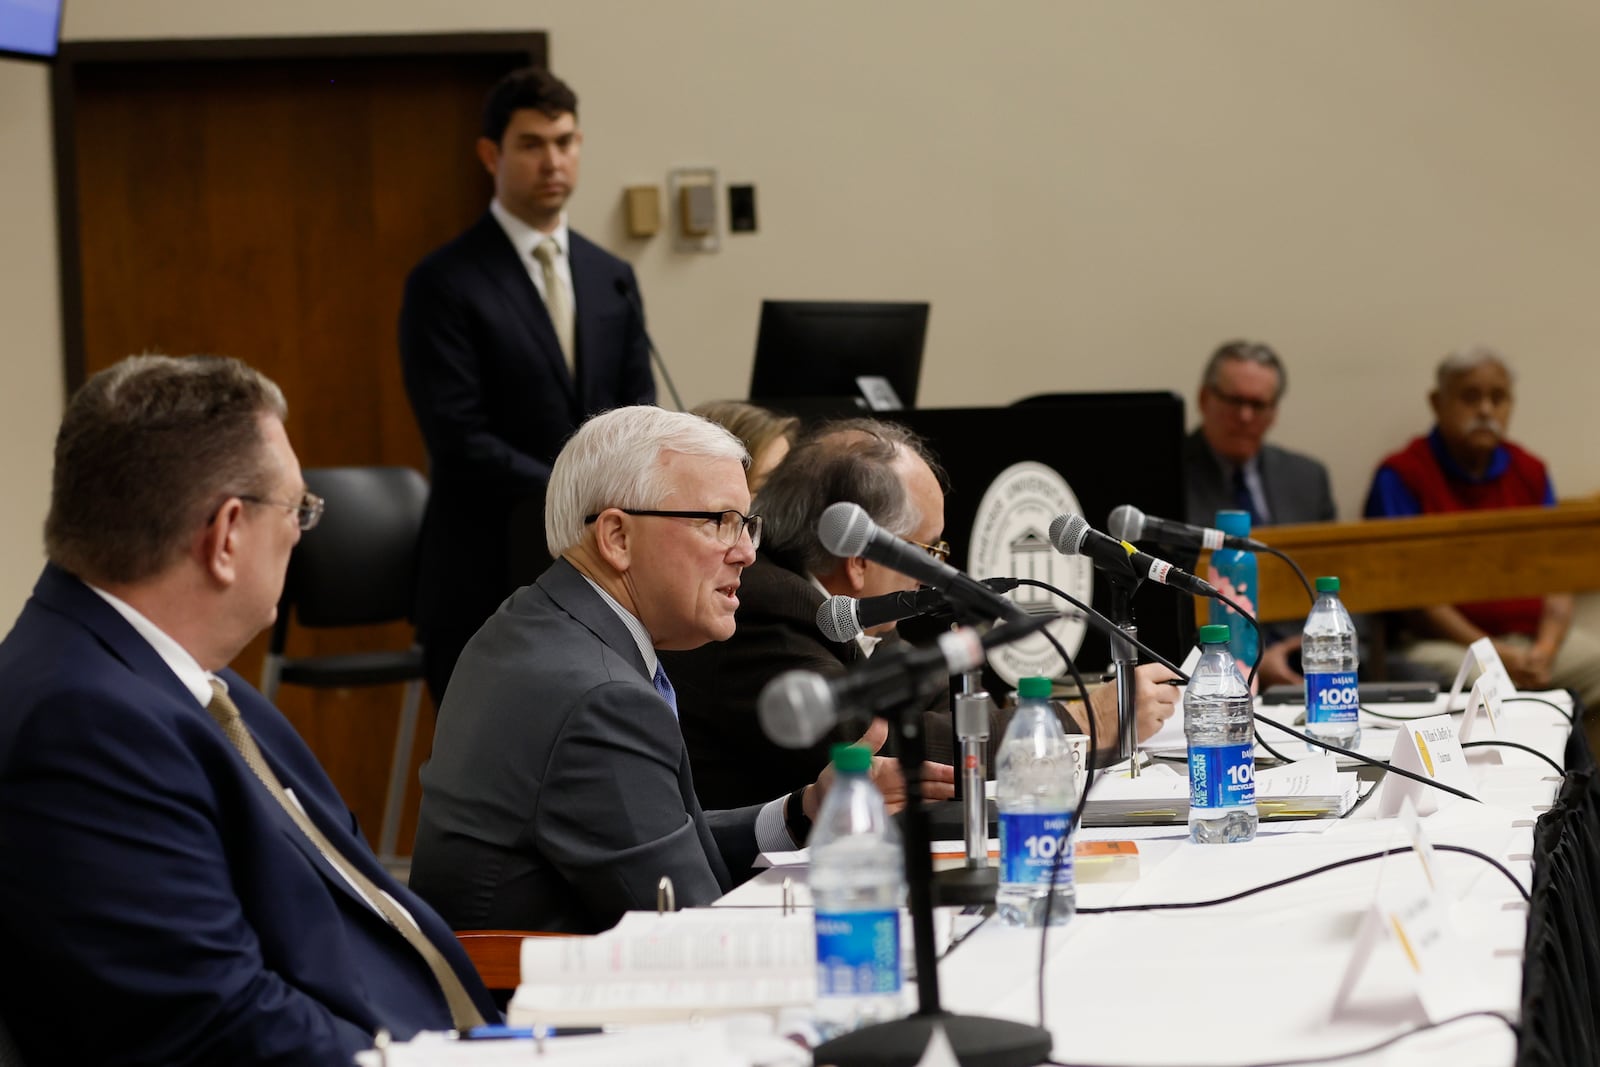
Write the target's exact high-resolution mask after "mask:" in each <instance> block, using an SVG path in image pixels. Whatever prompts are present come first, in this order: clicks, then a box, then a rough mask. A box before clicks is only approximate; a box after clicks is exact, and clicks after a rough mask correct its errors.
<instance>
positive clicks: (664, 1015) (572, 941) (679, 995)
mask: <svg viewBox="0 0 1600 1067" xmlns="http://www.w3.org/2000/svg"><path fill="white" fill-rule="evenodd" d="M816 982H817V977H816V941H815V934H814V932H813V926H812V920H811V913H810V912H809V911H808V912H804V913H796V914H791V915H788V916H783V915H780V914H778V913H776V912H773V911H769V910H766V909H763V910H760V911H750V912H740V911H737V910H735V909H731V908H714V909H713V908H706V909H690V910H688V911H679V912H671V913H669V914H666V915H657V914H655V913H654V912H629V913H628V914H627V915H625V916H624V917H623V919H622V921H621V922H620V923H618V924H617V925H616V927H615V928H613V929H611V930H608V931H606V932H605V933H603V934H597V935H595V936H593V937H538V938H528V939H527V940H526V941H524V942H523V943H522V984H521V985H520V986H518V987H517V991H516V993H515V994H514V995H513V996H512V998H511V1006H510V1010H509V1011H508V1012H507V1017H508V1021H509V1022H510V1023H511V1024H512V1025H513V1026H539V1025H548V1026H587V1025H597V1024H600V1023H639V1022H652V1021H658V1020H670V1019H687V1018H693V1017H705V1016H712V1015H720V1014H726V1013H728V1012H744V1011H755V1010H773V1009H778V1008H784V1007H789V1006H792V1005H805V1004H809V1003H811V1001H812V999H813V997H814V996H815V994H816Z"/></svg>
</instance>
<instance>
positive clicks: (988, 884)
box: [932, 867, 1000, 908]
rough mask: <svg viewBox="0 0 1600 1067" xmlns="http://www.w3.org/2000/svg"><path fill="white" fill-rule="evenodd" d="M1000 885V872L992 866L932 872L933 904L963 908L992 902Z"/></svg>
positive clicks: (955, 868) (954, 868)
mask: <svg viewBox="0 0 1600 1067" xmlns="http://www.w3.org/2000/svg"><path fill="white" fill-rule="evenodd" d="M999 887H1000V872H999V870H998V869H996V868H994V867H953V868H951V869H950V870H948V871H934V872H933V886H932V890H933V906H934V907H936V908H938V907H947V908H965V907H970V906H972V905H974V904H993V903H994V894H995V890H996V889H998V888H999Z"/></svg>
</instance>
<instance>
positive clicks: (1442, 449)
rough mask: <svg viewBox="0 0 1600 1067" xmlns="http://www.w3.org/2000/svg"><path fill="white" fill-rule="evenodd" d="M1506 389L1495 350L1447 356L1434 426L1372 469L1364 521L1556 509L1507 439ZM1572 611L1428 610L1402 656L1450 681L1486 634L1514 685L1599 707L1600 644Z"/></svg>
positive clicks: (1515, 604) (1505, 373)
mask: <svg viewBox="0 0 1600 1067" xmlns="http://www.w3.org/2000/svg"><path fill="white" fill-rule="evenodd" d="M1511 384H1512V376H1511V369H1510V367H1509V365H1508V364H1507V362H1506V359H1505V357H1504V356H1502V355H1501V354H1500V353H1499V352H1497V351H1496V350H1495V349H1493V348H1490V347H1488V346H1485V345H1475V346H1473V347H1470V348H1465V349H1462V350H1460V351H1458V352H1454V353H1452V354H1451V355H1449V356H1447V357H1445V359H1444V360H1443V361H1442V362H1440V364H1439V368H1438V372H1437V379H1436V382H1435V385H1434V389H1433V391H1432V392H1431V393H1429V394H1428V402H1429V403H1430V404H1431V405H1432V407H1433V414H1434V419H1435V424H1434V427H1433V430H1432V431H1430V432H1429V433H1428V435H1427V436H1425V437H1418V438H1414V439H1413V440H1412V441H1411V443H1410V444H1408V445H1406V447H1405V448H1403V449H1401V450H1400V451H1398V452H1396V453H1394V454H1393V455H1391V456H1389V457H1388V458H1387V459H1385V460H1384V461H1383V463H1382V464H1380V465H1379V467H1378V471H1377V473H1376V474H1375V475H1374V476H1373V479H1372V488H1371V490H1370V491H1369V492H1368V493H1367V504H1366V509H1365V513H1366V515H1367V517H1368V518H1379V517H1384V516H1396V515H1434V514H1440V513H1443V512H1451V511H1481V510H1486V509H1490V508H1516V507H1539V506H1544V507H1549V506H1552V505H1554V504H1555V490H1554V488H1553V487H1552V485H1551V482H1550V474H1549V471H1548V470H1546V468H1545V465H1544V462H1543V461H1542V460H1540V459H1539V458H1538V457H1537V456H1535V455H1533V453H1531V452H1529V451H1527V450H1526V449H1524V448H1521V447H1519V446H1517V445H1515V444H1512V443H1511V442H1510V441H1508V440H1506V427H1507V424H1508V423H1509V421H1510V417H1511V404H1512V391H1511ZM1572 610H1573V598H1572V594H1571V593H1553V594H1551V595H1549V596H1544V597H1516V598H1512V599H1508V600H1490V601H1479V602H1476V603H1471V604H1454V605H1452V604H1440V605H1437V606H1435V607H1431V608H1425V609H1423V610H1422V611H1419V612H1416V613H1414V614H1413V616H1412V618H1411V619H1410V622H1411V624H1412V627H1413V629H1414V630H1415V632H1416V633H1417V636H1418V637H1419V638H1421V640H1419V641H1418V642H1417V643H1416V644H1415V645H1413V646H1411V647H1410V648H1408V649H1407V650H1406V658H1407V659H1408V660H1410V661H1412V662H1413V663H1416V664H1418V665H1421V666H1424V667H1427V668H1430V669H1434V670H1437V671H1438V672H1439V673H1440V674H1441V675H1442V676H1444V677H1446V678H1451V677H1454V674H1455V671H1456V668H1457V666H1458V665H1459V664H1460V663H1461V658H1462V655H1463V653H1464V646H1466V645H1468V644H1471V643H1472V642H1473V641H1476V640H1477V639H1478V638H1480V637H1486V636H1487V637H1489V638H1491V639H1492V640H1493V641H1494V644H1495V648H1496V649H1497V650H1498V651H1499V653H1500V659H1501V661H1502V662H1504V663H1505V666H1506V670H1507V671H1508V672H1509V673H1510V675H1511V680H1512V681H1513V682H1515V683H1516V684H1517V687H1518V688H1521V689H1535V690H1537V689H1550V688H1557V687H1559V688H1571V689H1575V690H1577V692H1578V695H1579V696H1580V697H1581V698H1582V699H1583V701H1584V703H1585V704H1587V705H1588V706H1590V707H1597V706H1600V641H1597V640H1596V639H1595V638H1594V637H1592V636H1590V635H1589V634H1587V633H1584V632H1583V631H1581V630H1575V629H1573V628H1572Z"/></svg>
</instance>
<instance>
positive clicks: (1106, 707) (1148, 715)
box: [1089, 663, 1182, 751]
mask: <svg viewBox="0 0 1600 1067" xmlns="http://www.w3.org/2000/svg"><path fill="white" fill-rule="evenodd" d="M1177 677H1178V676H1177V675H1176V674H1173V673H1172V672H1171V671H1170V670H1168V669H1167V668H1165V667H1163V666H1162V665H1161V664H1159V663H1146V664H1145V665H1144V666H1142V667H1139V668H1137V669H1136V670H1135V671H1134V672H1133V678H1134V689H1133V701H1134V708H1135V711H1136V712H1137V719H1136V722H1137V731H1138V736H1139V740H1141V741H1143V740H1145V739H1146V738H1148V737H1153V736H1155V733H1156V731H1158V730H1160V729H1161V727H1162V725H1163V724H1164V723H1165V722H1166V721H1167V720H1168V719H1170V718H1172V716H1173V714H1174V713H1175V712H1176V711H1177V710H1178V697H1179V696H1181V695H1182V687H1181V686H1176V685H1171V684H1169V682H1170V681H1172V680H1174V679H1176V678H1177ZM1089 706H1090V707H1091V708H1093V709H1094V722H1095V729H1096V730H1097V731H1098V732H1099V734H1100V748H1101V750H1102V751H1105V750H1107V749H1112V748H1115V747H1116V739H1117V687H1116V686H1114V685H1102V686H1101V687H1100V688H1098V689H1096V690H1095V691H1094V692H1093V693H1091V694H1089Z"/></svg>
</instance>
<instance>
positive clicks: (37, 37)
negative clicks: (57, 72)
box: [0, 0, 61, 60]
mask: <svg viewBox="0 0 1600 1067" xmlns="http://www.w3.org/2000/svg"><path fill="white" fill-rule="evenodd" d="M60 39H61V0H0V57H4V58H11V59H41V60H48V59H52V58H54V56H55V54H56V49H57V47H58V46H59V44H60Z"/></svg>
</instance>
